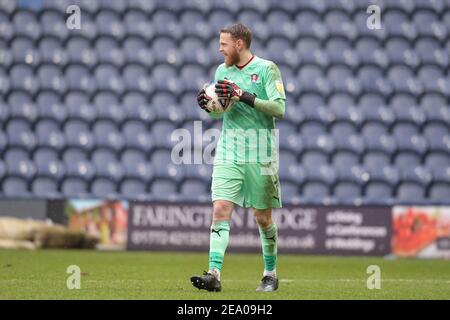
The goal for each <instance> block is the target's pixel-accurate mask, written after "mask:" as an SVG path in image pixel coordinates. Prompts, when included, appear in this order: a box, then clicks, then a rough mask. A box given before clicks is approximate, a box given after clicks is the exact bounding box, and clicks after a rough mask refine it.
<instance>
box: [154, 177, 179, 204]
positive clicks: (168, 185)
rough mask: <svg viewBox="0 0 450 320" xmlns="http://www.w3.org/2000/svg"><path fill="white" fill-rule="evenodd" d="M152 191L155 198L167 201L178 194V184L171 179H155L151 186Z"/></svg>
mask: <svg viewBox="0 0 450 320" xmlns="http://www.w3.org/2000/svg"><path fill="white" fill-rule="evenodd" d="M150 192H151V194H152V196H153V197H154V199H155V200H160V201H161V200H162V201H167V200H168V199H169V198H170V197H173V196H174V195H176V194H177V185H176V183H175V182H174V181H172V180H170V179H155V180H154V181H153V182H152V184H151V186H150Z"/></svg>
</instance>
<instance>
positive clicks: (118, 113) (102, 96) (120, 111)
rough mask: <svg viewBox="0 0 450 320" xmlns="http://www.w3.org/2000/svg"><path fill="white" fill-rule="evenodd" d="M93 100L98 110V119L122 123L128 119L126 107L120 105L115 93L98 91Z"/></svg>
mask: <svg viewBox="0 0 450 320" xmlns="http://www.w3.org/2000/svg"><path fill="white" fill-rule="evenodd" d="M93 102H94V105H95V109H96V112H97V120H109V121H112V122H115V123H116V124H117V125H120V124H122V122H123V121H124V120H125V119H126V114H125V109H124V108H123V106H121V105H120V103H119V99H118V98H117V96H116V94H115V93H113V92H102V93H97V94H96V95H95V98H94V101H93Z"/></svg>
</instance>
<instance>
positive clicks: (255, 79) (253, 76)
mask: <svg viewBox="0 0 450 320" xmlns="http://www.w3.org/2000/svg"><path fill="white" fill-rule="evenodd" d="M251 79H252V82H253V83H255V82H256V81H258V75H257V74H256V73H254V74H252V75H251Z"/></svg>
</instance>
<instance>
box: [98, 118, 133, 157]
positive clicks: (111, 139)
mask: <svg viewBox="0 0 450 320" xmlns="http://www.w3.org/2000/svg"><path fill="white" fill-rule="evenodd" d="M92 132H93V135H94V139H95V143H96V147H100V148H106V149H108V148H109V149H112V150H114V151H120V150H121V149H122V148H123V147H124V145H125V140H124V137H123V136H122V134H121V133H120V132H119V131H118V130H117V127H116V126H115V124H114V123H112V122H110V121H107V120H100V121H97V122H96V123H95V124H94V126H93V128H92Z"/></svg>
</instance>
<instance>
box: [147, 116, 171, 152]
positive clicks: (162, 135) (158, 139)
mask: <svg viewBox="0 0 450 320" xmlns="http://www.w3.org/2000/svg"><path fill="white" fill-rule="evenodd" d="M176 129H177V127H176V126H175V125H174V124H173V123H172V122H168V121H157V122H155V124H154V125H153V126H152V136H153V139H154V140H155V146H156V147H158V148H171V147H172V146H173V145H174V144H175V142H174V141H172V138H171V137H172V133H173V132H174V131H175V130H176Z"/></svg>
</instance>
